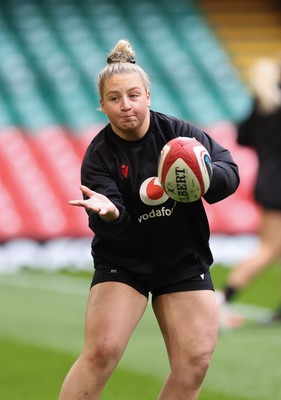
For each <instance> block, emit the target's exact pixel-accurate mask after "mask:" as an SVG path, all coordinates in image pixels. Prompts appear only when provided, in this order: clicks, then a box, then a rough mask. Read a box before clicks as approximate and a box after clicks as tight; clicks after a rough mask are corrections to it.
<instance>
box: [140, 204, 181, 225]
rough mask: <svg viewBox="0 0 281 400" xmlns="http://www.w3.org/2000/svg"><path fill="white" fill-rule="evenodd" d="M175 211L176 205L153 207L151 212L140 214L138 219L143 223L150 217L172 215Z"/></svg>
mask: <svg viewBox="0 0 281 400" xmlns="http://www.w3.org/2000/svg"><path fill="white" fill-rule="evenodd" d="M173 211H174V207H173V208H166V207H161V208H160V209H155V208H153V209H152V210H151V211H150V212H149V213H147V214H142V215H140V216H139V217H138V221H139V223H142V222H143V221H147V220H148V219H150V218H157V217H170V216H171V215H172V214H173Z"/></svg>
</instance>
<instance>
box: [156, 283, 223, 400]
mask: <svg viewBox="0 0 281 400" xmlns="http://www.w3.org/2000/svg"><path fill="white" fill-rule="evenodd" d="M153 308H154V312H155V315H156V317H157V320H158V323H159V326H160V328H161V331H162V334H163V337H164V340H165V344H166V347H167V351H168V356H169V361H170V366H171V372H170V374H169V376H168V378H167V380H166V382H165V384H164V386H163V388H162V391H161V393H160V396H159V399H158V400H196V399H198V396H199V393H200V389H201V385H202V382H203V380H204V377H205V374H206V372H207V369H208V367H209V363H210V360H211V357H212V353H213V351H214V348H215V344H216V341H217V333H218V318H217V306H216V300H215V294H214V292H213V291H209V290H203V291H194V292H178V293H171V294H165V295H161V296H158V297H157V298H156V299H155V300H154V302H153Z"/></svg>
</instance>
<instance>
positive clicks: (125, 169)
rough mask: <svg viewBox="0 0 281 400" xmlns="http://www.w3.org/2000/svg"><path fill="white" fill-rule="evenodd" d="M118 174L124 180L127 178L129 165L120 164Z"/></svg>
mask: <svg viewBox="0 0 281 400" xmlns="http://www.w3.org/2000/svg"><path fill="white" fill-rule="evenodd" d="M119 170H120V172H121V173H122V174H123V175H124V176H125V178H127V177H128V173H129V165H126V164H122V165H121V167H120V168H119Z"/></svg>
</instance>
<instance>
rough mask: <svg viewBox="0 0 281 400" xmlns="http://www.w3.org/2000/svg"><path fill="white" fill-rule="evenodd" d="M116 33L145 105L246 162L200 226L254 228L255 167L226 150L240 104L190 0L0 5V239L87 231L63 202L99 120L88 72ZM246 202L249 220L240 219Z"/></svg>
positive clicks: (227, 66) (231, 72)
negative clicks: (145, 79) (141, 79)
mask: <svg viewBox="0 0 281 400" xmlns="http://www.w3.org/2000/svg"><path fill="white" fill-rule="evenodd" d="M120 38H127V39H129V40H130V41H131V42H132V44H133V46H134V48H135V50H136V54H137V62H138V63H139V64H140V65H141V66H143V67H144V69H145V70H146V71H147V72H148V73H149V75H150V77H151V81H152V88H151V91H152V108H153V109H157V110H159V111H162V112H164V113H167V114H171V115H175V116H178V117H180V118H184V119H189V120H191V121H192V122H194V123H197V124H199V125H200V126H204V127H206V130H207V131H210V132H212V134H214V135H217V136H216V138H217V139H218V141H221V142H222V143H223V144H225V145H226V146H227V147H229V148H231V149H233V151H234V152H235V155H236V156H237V159H239V160H240V161H241V165H244V164H246V165H247V168H245V170H247V174H248V177H247V178H245V179H247V182H248V181H249V182H250V183H249V184H247V183H245V184H244V185H241V188H240V189H239V196H240V197H241V199H240V198H239V196H238V197H234V196H233V197H232V198H231V200H230V199H229V200H226V201H225V203H224V202H223V203H222V204H220V205H218V206H217V205H215V206H214V207H212V208H210V207H209V206H208V205H207V206H206V207H207V211H208V214H209V215H210V221H211V229H212V231H213V232H227V233H236V232H240V231H243V232H252V231H255V230H256V228H257V221H258V210H257V208H256V206H255V205H254V204H253V200H252V198H251V187H252V184H253V180H254V174H255V165H256V164H255V162H254V161H253V164H251V165H252V167H251V168H248V166H249V162H251V160H253V155H252V153H250V152H248V150H246V149H244V150H242V149H241V148H239V147H237V145H236V144H235V138H234V137H235V131H234V127H233V125H232V123H235V122H236V121H237V120H239V119H241V118H242V117H243V116H244V115H245V114H246V112H247V110H248V108H249V106H250V104H251V99H250V96H249V94H248V92H247V89H246V88H245V86H244V84H243V83H242V81H241V79H240V76H239V73H238V72H237V70H236V68H235V67H233V65H232V63H231V61H230V58H229V56H228V54H227V53H226V52H225V51H224V49H223V47H222V45H221V43H220V42H219V41H218V39H217V38H216V36H215V35H214V32H213V30H212V28H211V27H210V26H209V24H208V23H206V19H205V16H204V14H203V13H202V12H201V11H200V9H199V7H198V4H197V2H196V1H195V0H177V1H176V2H171V1H168V0H163V1H161V7H159V2H158V1H157V0H150V1H146V0H142V1H138V2H132V1H129V0H118V1H117V0H104V1H100V0H81V1H77V0H3V1H1V2H0V87H1V94H2V95H1V96H0V165H1V170H0V173H1V175H0V193H1V196H0V205H1V206H2V207H1V208H0V241H5V240H8V239H10V238H17V237H29V238H35V239H38V240H47V239H49V238H53V237H60V236H71V237H73V236H74V237H75V236H87V235H90V234H91V232H90V231H89V229H88V227H87V221H86V214H85V213H84V212H83V211H82V210H81V209H77V208H74V207H70V206H69V205H68V204H67V202H68V200H69V199H71V198H77V196H79V197H80V196H81V194H80V192H79V189H78V187H79V183H80V177H79V173H80V163H81V159H82V157H83V154H84V151H85V149H86V146H87V145H88V143H89V142H90V140H91V138H92V137H93V136H94V135H95V134H96V132H97V131H98V130H99V129H100V127H101V126H103V125H104V124H105V123H106V122H107V120H106V118H105V116H104V115H103V114H102V113H101V112H100V111H97V108H98V107H99V98H98V96H97V91H96V82H95V79H96V76H97V74H98V73H99V71H100V70H101V68H102V67H103V66H104V63H105V57H106V54H107V53H108V51H109V50H110V49H111V48H112V46H113V45H114V44H115V43H116V41H117V40H118V39H120ZM222 121H228V122H227V123H224V122H222ZM249 160H250V161H249ZM243 171H244V168H243ZM235 196H236V195H235ZM228 201H229V202H230V205H231V207H233V210H234V203H235V204H236V206H237V207H236V208H235V209H236V213H235V216H233V217H230V215H229V212H228V213H226V212H225V207H227V206H228V204H229V203H227V202H228ZM243 201H244V203H243ZM243 204H244V206H245V207H244V206H243V207H242V206H241V205H243ZM239 207H240V208H239ZM247 207H248V208H247ZM249 207H250V208H251V210H252V211H251V215H252V216H253V217H252V220H250V219H249V218H247V219H246V218H243V213H244V212H245V211H244V210H247V211H246V212H247V215H250V212H249ZM226 216H227V218H226ZM247 221H249V222H247Z"/></svg>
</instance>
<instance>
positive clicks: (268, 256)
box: [218, 57, 281, 328]
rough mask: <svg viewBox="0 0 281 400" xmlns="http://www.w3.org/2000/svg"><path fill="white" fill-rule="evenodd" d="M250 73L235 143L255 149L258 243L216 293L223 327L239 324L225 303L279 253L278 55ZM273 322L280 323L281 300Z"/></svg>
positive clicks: (280, 150)
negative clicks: (247, 103)
mask: <svg viewBox="0 0 281 400" xmlns="http://www.w3.org/2000/svg"><path fill="white" fill-rule="evenodd" d="M249 72H250V74H249V83H250V89H251V91H252V95H253V107H252V110H251V112H250V114H249V115H248V116H247V117H246V119H245V120H243V121H242V122H241V123H240V124H239V125H238V126H237V141H238V143H239V144H240V145H243V146H249V147H251V148H253V149H254V150H255V151H256V154H257V157H258V165H259V166H258V171H257V177H256V183H255V188H254V196H255V200H256V202H257V204H258V205H259V206H260V210H261V222H260V229H259V243H258V246H257V247H256V248H255V249H254V251H253V252H252V253H251V254H249V256H248V257H247V258H246V259H244V260H242V261H241V262H239V263H238V265H236V266H234V267H233V269H232V271H231V272H230V273H229V275H228V279H227V284H226V286H225V288H224V290H223V292H222V293H220V295H222V297H218V302H219V303H220V304H221V307H220V325H221V327H225V328H231V327H235V326H239V325H241V324H242V323H243V319H242V318H241V319H240V318H239V316H237V315H234V314H232V313H231V312H230V311H229V309H228V308H227V303H229V302H231V301H232V300H233V299H234V298H235V296H236V295H237V294H238V293H239V292H241V291H242V290H244V289H246V288H247V287H248V286H249V285H250V283H252V282H253V280H254V279H255V278H257V277H258V275H259V274H261V273H262V272H263V271H264V270H265V269H266V268H268V267H269V266H271V265H272V262H274V261H276V260H277V259H278V258H279V257H280V255H281V85H280V83H281V57H280V59H279V60H278V59H277V58H276V59H274V58H272V59H271V58H260V59H257V60H256V61H255V62H254V63H253V64H252V66H251V68H250V70H249ZM225 302H226V303H225ZM271 320H273V321H275V320H276V321H281V301H280V307H279V308H278V309H277V310H276V313H274V315H273V317H272V319H271Z"/></svg>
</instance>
